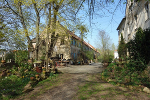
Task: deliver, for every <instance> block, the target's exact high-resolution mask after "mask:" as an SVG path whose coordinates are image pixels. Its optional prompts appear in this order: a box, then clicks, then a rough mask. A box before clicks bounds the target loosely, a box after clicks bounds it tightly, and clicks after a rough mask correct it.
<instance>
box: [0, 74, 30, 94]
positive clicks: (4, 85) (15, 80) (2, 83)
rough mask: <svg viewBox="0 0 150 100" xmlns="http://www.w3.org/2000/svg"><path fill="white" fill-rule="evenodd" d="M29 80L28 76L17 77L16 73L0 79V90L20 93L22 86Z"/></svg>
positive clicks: (4, 92) (8, 92) (5, 92)
mask: <svg viewBox="0 0 150 100" xmlns="http://www.w3.org/2000/svg"><path fill="white" fill-rule="evenodd" d="M28 82H29V78H27V77H26V78H19V77H17V76H16V75H11V76H9V77H5V78H1V79H0V89H1V90H0V92H1V93H3V94H10V95H11V94H13V95H18V94H21V93H22V90H23V88H24V86H25V85H26V84H27V83H28Z"/></svg>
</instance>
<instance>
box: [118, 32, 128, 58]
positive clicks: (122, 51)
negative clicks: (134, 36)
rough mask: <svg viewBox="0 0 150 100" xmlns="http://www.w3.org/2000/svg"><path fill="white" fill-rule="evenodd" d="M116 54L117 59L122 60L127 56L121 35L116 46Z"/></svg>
mask: <svg viewBox="0 0 150 100" xmlns="http://www.w3.org/2000/svg"><path fill="white" fill-rule="evenodd" d="M118 54H119V58H121V57H122V58H124V59H125V58H126V55H127V47H126V44H125V41H124V39H123V36H122V34H121V41H120V42H119V46H118Z"/></svg>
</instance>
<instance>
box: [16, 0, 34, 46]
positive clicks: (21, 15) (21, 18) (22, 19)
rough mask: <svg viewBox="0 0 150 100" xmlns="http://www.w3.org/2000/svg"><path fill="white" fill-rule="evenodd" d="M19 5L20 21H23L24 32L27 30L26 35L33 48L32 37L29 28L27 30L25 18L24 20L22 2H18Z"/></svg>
mask: <svg viewBox="0 0 150 100" xmlns="http://www.w3.org/2000/svg"><path fill="white" fill-rule="evenodd" d="M18 6H19V16H20V21H21V24H22V26H23V29H24V32H25V36H26V37H27V40H28V45H29V46H30V48H31V47H32V43H31V39H30V37H29V34H28V30H27V26H26V24H25V20H24V17H23V14H22V8H21V2H18Z"/></svg>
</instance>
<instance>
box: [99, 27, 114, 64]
mask: <svg viewBox="0 0 150 100" xmlns="http://www.w3.org/2000/svg"><path fill="white" fill-rule="evenodd" d="M98 41H99V42H98V43H99V44H97V45H98V46H99V47H98V48H99V49H100V54H101V55H100V56H101V59H102V61H103V62H109V56H110V50H111V47H110V45H111V39H110V37H109V35H108V34H107V33H106V32H105V31H104V30H101V31H99V33H98Z"/></svg>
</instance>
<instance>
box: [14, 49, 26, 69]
mask: <svg viewBox="0 0 150 100" xmlns="http://www.w3.org/2000/svg"><path fill="white" fill-rule="evenodd" d="M27 59H28V51H22V50H18V51H16V63H18V65H19V66H20V67H21V66H24V65H25V62H26V61H27Z"/></svg>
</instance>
